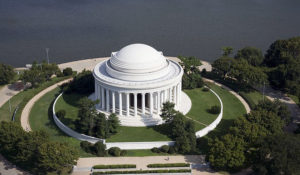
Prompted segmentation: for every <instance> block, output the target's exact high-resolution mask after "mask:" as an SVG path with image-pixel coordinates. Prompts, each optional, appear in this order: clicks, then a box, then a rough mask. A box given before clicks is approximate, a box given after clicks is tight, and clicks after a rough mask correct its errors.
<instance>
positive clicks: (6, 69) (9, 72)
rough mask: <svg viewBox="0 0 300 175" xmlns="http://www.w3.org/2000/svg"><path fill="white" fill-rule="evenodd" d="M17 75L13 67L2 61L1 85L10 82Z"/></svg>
mask: <svg viewBox="0 0 300 175" xmlns="http://www.w3.org/2000/svg"><path fill="white" fill-rule="evenodd" d="M15 75H16V73H15V72H14V69H13V67H11V66H10V65H6V64H2V63H0V85H3V84H8V83H10V82H11V81H12V80H13V79H14V77H15Z"/></svg>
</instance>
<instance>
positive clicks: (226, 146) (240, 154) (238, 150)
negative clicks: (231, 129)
mask: <svg viewBox="0 0 300 175" xmlns="http://www.w3.org/2000/svg"><path fill="white" fill-rule="evenodd" d="M208 144H209V146H210V150H209V154H208V160H209V162H210V164H211V166H212V167H213V168H214V169H216V170H226V171H235V170H238V169H240V168H241V167H243V165H244V163H245V160H246V157H245V153H244V151H245V142H244V140H243V139H241V138H238V137H236V136H233V135H231V134H226V135H224V136H222V137H221V138H220V139H219V138H215V139H214V140H212V139H210V140H209V143H208Z"/></svg>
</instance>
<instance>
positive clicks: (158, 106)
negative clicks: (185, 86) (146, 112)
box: [157, 91, 161, 114]
mask: <svg viewBox="0 0 300 175" xmlns="http://www.w3.org/2000/svg"><path fill="white" fill-rule="evenodd" d="M160 96H161V93H160V91H158V92H157V114H159V113H160V99H161V98H160Z"/></svg>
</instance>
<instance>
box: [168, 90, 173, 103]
mask: <svg viewBox="0 0 300 175" xmlns="http://www.w3.org/2000/svg"><path fill="white" fill-rule="evenodd" d="M168 97H169V99H168V101H169V102H172V89H171V88H169V96H168Z"/></svg>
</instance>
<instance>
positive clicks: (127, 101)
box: [126, 93, 129, 117]
mask: <svg viewBox="0 0 300 175" xmlns="http://www.w3.org/2000/svg"><path fill="white" fill-rule="evenodd" d="M126 116H127V117H129V93H126Z"/></svg>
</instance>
